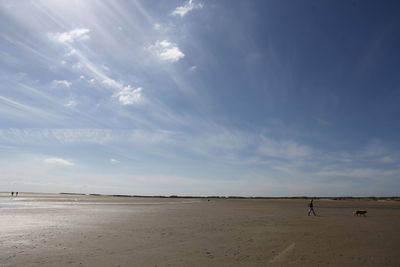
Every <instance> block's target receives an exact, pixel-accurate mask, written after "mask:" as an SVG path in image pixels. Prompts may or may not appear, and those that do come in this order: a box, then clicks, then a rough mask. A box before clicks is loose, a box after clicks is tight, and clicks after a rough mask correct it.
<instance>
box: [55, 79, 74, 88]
mask: <svg viewBox="0 0 400 267" xmlns="http://www.w3.org/2000/svg"><path fill="white" fill-rule="evenodd" d="M53 85H54V86H56V87H57V86H63V87H71V85H72V83H71V82H70V81H67V80H53Z"/></svg>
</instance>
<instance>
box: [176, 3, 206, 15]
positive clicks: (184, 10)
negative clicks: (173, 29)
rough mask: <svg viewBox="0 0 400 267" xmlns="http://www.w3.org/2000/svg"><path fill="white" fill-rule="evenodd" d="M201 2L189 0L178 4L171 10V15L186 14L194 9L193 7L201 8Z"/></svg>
mask: <svg viewBox="0 0 400 267" xmlns="http://www.w3.org/2000/svg"><path fill="white" fill-rule="evenodd" d="M203 6H204V5H203V4H201V3H194V1H193V0H189V1H187V2H186V3H185V4H184V5H182V6H178V7H176V8H175V9H174V11H172V13H171V14H172V15H174V16H181V17H184V16H186V14H188V13H189V12H190V11H192V10H194V9H201V8H203Z"/></svg>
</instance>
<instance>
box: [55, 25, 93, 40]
mask: <svg viewBox="0 0 400 267" xmlns="http://www.w3.org/2000/svg"><path fill="white" fill-rule="evenodd" d="M89 32H90V30H89V29H87V28H77V29H74V30H72V31H69V32H56V33H49V37H50V38H51V39H53V40H55V41H57V42H60V43H73V42H75V41H76V40H88V39H90V37H89V35H88V33H89Z"/></svg>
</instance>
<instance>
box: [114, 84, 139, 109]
mask: <svg viewBox="0 0 400 267" xmlns="http://www.w3.org/2000/svg"><path fill="white" fill-rule="evenodd" d="M141 91H142V88H141V87H139V88H133V87H132V86H130V85H128V86H125V87H124V88H123V89H122V90H121V91H119V92H117V93H115V94H114V95H113V97H116V98H117V99H118V101H119V102H120V103H121V104H123V105H131V104H133V103H135V102H138V101H139V100H140V98H141Z"/></svg>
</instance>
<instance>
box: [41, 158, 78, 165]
mask: <svg viewBox="0 0 400 267" xmlns="http://www.w3.org/2000/svg"><path fill="white" fill-rule="evenodd" d="M43 162H45V163H49V164H54V165H62V166H74V165H75V164H74V163H72V162H70V161H68V160H65V159H62V158H47V159H45V160H43Z"/></svg>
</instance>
